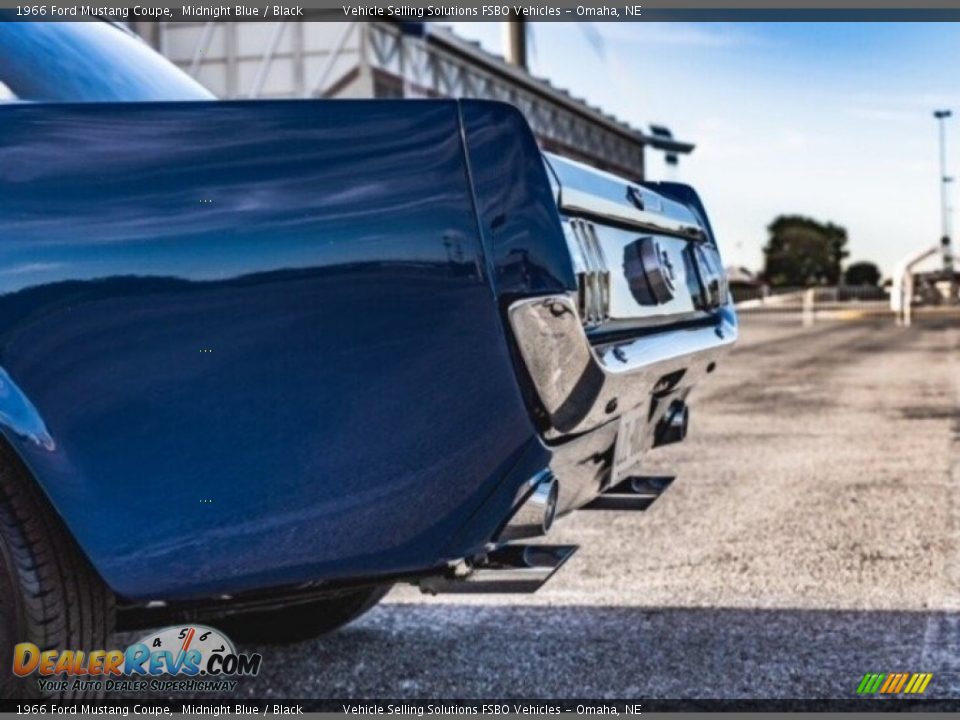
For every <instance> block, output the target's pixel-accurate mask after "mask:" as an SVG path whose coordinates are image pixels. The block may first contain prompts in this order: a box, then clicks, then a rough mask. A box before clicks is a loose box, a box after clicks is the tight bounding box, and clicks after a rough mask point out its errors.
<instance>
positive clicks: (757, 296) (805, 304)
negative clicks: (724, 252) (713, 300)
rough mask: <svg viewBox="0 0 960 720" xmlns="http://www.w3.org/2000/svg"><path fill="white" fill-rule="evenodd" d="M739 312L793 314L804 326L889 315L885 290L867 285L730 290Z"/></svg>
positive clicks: (740, 288) (888, 296) (891, 314)
mask: <svg viewBox="0 0 960 720" xmlns="http://www.w3.org/2000/svg"><path fill="white" fill-rule="evenodd" d="M733 296H734V299H735V302H736V306H737V310H738V312H739V313H741V314H742V315H747V316H749V315H753V314H756V315H780V316H784V317H786V318H789V317H791V316H792V317H794V318H795V319H796V321H797V322H801V323H803V324H804V325H813V324H814V323H815V322H817V321H818V320H848V319H856V318H859V317H867V316H888V317H891V318H892V317H893V311H892V310H891V309H890V294H889V290H888V289H886V288H881V287H870V286H833V287H826V286H818V287H811V288H773V289H771V288H752V287H739V288H734V289H733Z"/></svg>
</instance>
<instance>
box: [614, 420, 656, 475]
mask: <svg viewBox="0 0 960 720" xmlns="http://www.w3.org/2000/svg"><path fill="white" fill-rule="evenodd" d="M649 446H650V428H649V424H648V423H647V408H646V407H644V406H643V405H640V406H639V407H636V408H634V409H633V410H630V411H629V412H626V413H624V414H623V415H622V416H621V417H620V428H619V429H618V430H617V440H616V444H615V445H614V451H613V468H612V469H611V475H610V485H611V486H613V485H616V484H617V483H619V482H621V481H623V480H624V479H626V478H627V477H629V476H631V475H636V474H637V473H636V470H637V465H639V463H640V460H641V458H642V457H643V455H644V453H645V452H646V451H647V449H648V448H649Z"/></svg>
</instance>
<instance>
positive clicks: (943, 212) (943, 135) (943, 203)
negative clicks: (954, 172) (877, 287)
mask: <svg viewBox="0 0 960 720" xmlns="http://www.w3.org/2000/svg"><path fill="white" fill-rule="evenodd" d="M952 115H953V113H952V112H951V111H950V110H934V111H933V116H934V117H935V118H936V119H937V124H938V126H939V129H940V222H941V228H942V234H941V236H940V251H941V254H942V255H943V272H944V274H945V275H946V276H947V278H948V279H949V281H950V300H949V302H950V303H951V304H952V303H954V302H956V300H957V282H956V279H955V277H954V274H953V247H952V246H951V238H950V235H951V228H950V208H949V207H948V205H947V185H948V184H949V183H950V182H951V181H952V180H953V178H951V177H949V176H948V175H947V128H946V123H945V122H944V121H945V120H946V119H947V118H948V117H951V116H952Z"/></svg>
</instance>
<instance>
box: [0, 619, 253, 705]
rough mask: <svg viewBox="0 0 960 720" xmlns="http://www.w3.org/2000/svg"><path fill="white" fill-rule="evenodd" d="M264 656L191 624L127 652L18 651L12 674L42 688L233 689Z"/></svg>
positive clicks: (25, 648)
mask: <svg viewBox="0 0 960 720" xmlns="http://www.w3.org/2000/svg"><path fill="white" fill-rule="evenodd" d="M262 660H263V658H262V657H261V656H260V655H258V654H249V653H238V652H237V651H236V650H235V649H234V647H233V643H232V642H231V641H230V639H229V638H228V637H227V636H226V635H224V634H223V633H221V632H219V631H218V630H214V629H213V628H210V627H205V626H203V625H188V626H186V627H184V626H176V627H168V628H164V629H163V630H160V631H159V632H153V633H150V634H149V635H147V636H145V637H144V638H142V639H141V640H140V641H138V642H135V643H134V644H132V645H130V646H129V647H128V648H127V649H126V650H41V649H40V648H38V647H37V646H36V645H34V644H32V643H20V644H19V645H17V646H16V647H14V649H13V672H14V674H15V675H17V676H18V677H28V676H30V675H34V674H36V675H37V676H38V677H37V683H38V685H39V687H40V690H41V691H43V692H63V691H66V690H71V691H81V692H96V691H106V692H144V691H164V692H169V691H177V690H182V691H192V692H193V691H210V692H222V691H232V690H234V689H235V688H236V686H237V684H238V682H239V681H238V680H237V678H238V677H253V676H255V675H257V674H258V673H259V672H260V663H261V661H262Z"/></svg>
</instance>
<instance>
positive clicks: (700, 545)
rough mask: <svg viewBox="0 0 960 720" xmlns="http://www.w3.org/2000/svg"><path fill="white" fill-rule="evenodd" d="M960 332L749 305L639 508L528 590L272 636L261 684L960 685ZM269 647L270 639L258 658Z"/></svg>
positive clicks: (803, 691) (400, 596) (579, 524)
mask: <svg viewBox="0 0 960 720" xmlns="http://www.w3.org/2000/svg"><path fill="white" fill-rule="evenodd" d="M958 369H960V322H958V320H957V319H956V318H954V319H949V318H940V319H936V320H934V319H929V320H926V321H921V322H919V323H918V324H917V325H916V326H914V327H913V328H910V329H903V328H896V327H894V326H893V325H892V323H891V322H890V321H889V320H869V319H861V320H850V321H845V322H832V323H825V324H821V325H818V326H816V327H814V328H810V329H804V328H801V327H800V326H799V325H798V324H796V323H794V322H788V321H786V320H783V319H771V318H747V319H746V321H745V322H744V330H743V336H742V342H741V343H740V345H739V346H738V348H737V350H736V351H735V353H734V354H733V355H732V356H731V357H730V358H729V359H728V360H727V361H726V362H725V363H723V364H721V366H720V367H719V369H718V371H717V372H716V373H715V374H714V375H713V376H712V377H711V378H710V382H709V384H708V385H707V386H705V387H703V388H701V389H699V390H698V391H696V392H695V396H694V398H693V399H692V419H691V435H690V437H689V438H688V440H687V442H685V443H682V444H680V445H677V446H673V447H669V448H663V449H661V450H657V451H655V452H653V453H651V454H650V456H649V467H648V468H647V470H648V472H649V473H651V474H670V475H676V476H677V481H676V482H675V483H674V484H673V486H672V487H671V488H670V489H669V491H668V492H667V493H666V494H665V495H664V496H663V497H661V498H660V499H659V500H658V501H657V502H656V503H655V504H654V505H653V506H652V507H651V508H650V509H649V510H647V511H646V512H644V513H624V512H613V511H583V512H579V513H577V514H575V515H573V516H570V517H568V518H565V519H563V520H562V521H560V522H559V523H558V525H557V528H556V530H555V531H554V532H553V533H552V534H551V541H556V542H564V543H574V544H578V545H580V546H581V549H580V551H579V552H578V553H577V554H576V555H575V556H574V558H573V559H572V560H571V561H570V562H569V563H568V564H567V565H566V566H565V567H564V568H563V569H562V570H561V572H559V573H558V574H557V575H556V576H554V578H553V579H552V580H551V581H550V583H548V585H547V586H546V587H544V588H543V589H541V591H540V592H538V593H537V594H535V595H532V596H466V597H464V596H456V597H450V596H441V597H439V598H430V597H426V596H422V595H420V594H419V592H418V591H416V590H415V589H413V588H411V587H399V588H397V589H395V590H394V591H393V592H392V593H391V594H390V595H389V596H388V597H387V598H386V599H385V601H384V602H383V604H382V605H380V606H379V607H378V608H377V609H375V610H374V611H372V612H371V613H369V614H368V615H367V616H366V617H364V618H363V619H362V620H360V621H358V622H356V623H355V624H353V625H351V626H349V627H347V628H346V629H344V630H342V631H340V632H338V633H335V634H334V635H332V636H329V637H327V638H323V639H320V640H315V641H310V642H305V643H302V644H299V645H295V646H290V647H283V648H280V647H268V646H263V647H258V648H255V650H256V651H258V652H261V653H263V655H264V663H263V671H262V673H261V675H260V677H258V678H256V679H255V680H252V681H247V682H244V683H242V684H241V687H240V688H239V692H240V693H241V694H243V695H246V696H250V697H261V698H262V697H282V698H310V697H337V698H347V697H354V698H373V697H382V698H388V697H394V698H398V697H411V698H416V697H421V698H438V697H491V698H497V697H501V698H502V697H583V698H586V697H607V698H616V697H647V698H654V697H665V698H679V697H740V698H747V697H757V698H770V697H799V698H836V697H850V696H852V695H853V693H854V690H855V688H856V686H857V684H858V682H859V680H860V678H861V677H862V675H863V674H864V673H865V672H868V671H869V672H894V671H910V672H919V671H926V672H934V673H935V674H936V675H935V678H934V680H933V682H932V683H931V685H930V687H929V688H928V690H927V695H928V696H931V695H932V696H940V697H958V696H960V615H958V614H957V610H958V608H960V591H958V587H960V586H958V582H960V566H958V558H960V552H958V540H960V530H958V528H960V510H958V502H960V499H958V495H957V485H958V484H960V472H957V471H955V465H954V463H955V462H956V458H957V457H958V454H960V453H958V450H960V446H958V445H957V442H958V440H957V432H958V428H960V424H958V423H960V421H958V418H960V413H958V398H960V372H958ZM244 649H246V650H252V649H254V648H244Z"/></svg>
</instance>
